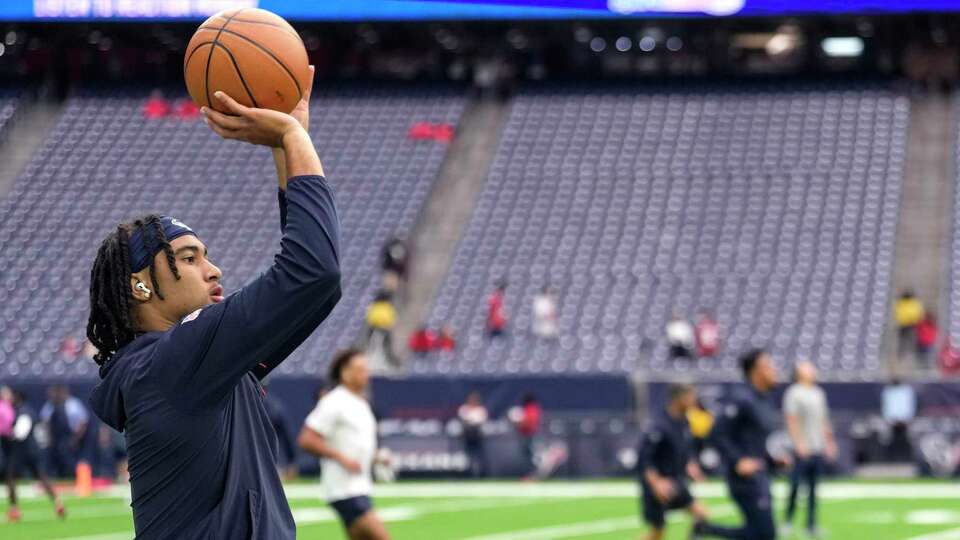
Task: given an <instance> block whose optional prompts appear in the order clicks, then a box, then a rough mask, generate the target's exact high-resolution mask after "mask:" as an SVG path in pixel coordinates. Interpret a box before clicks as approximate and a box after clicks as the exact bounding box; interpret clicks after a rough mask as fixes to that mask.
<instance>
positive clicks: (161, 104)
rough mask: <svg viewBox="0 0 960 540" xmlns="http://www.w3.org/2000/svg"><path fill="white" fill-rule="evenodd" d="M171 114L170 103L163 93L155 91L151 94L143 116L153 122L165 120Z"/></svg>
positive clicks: (144, 107)
mask: <svg viewBox="0 0 960 540" xmlns="http://www.w3.org/2000/svg"><path fill="white" fill-rule="evenodd" d="M168 114H170V102H168V101H167V100H166V99H164V97H163V92H161V91H160V90H154V91H153V92H150V99H148V100H147V103H146V104H145V105H144V106H143V115H144V116H145V117H147V118H149V119H151V120H156V119H158V118H163V117H165V116H167V115H168Z"/></svg>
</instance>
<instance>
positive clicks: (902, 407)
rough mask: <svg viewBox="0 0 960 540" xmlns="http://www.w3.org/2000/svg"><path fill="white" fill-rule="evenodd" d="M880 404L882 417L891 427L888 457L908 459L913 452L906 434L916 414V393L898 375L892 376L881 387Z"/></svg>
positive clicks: (893, 459) (895, 459)
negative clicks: (887, 382)
mask: <svg viewBox="0 0 960 540" xmlns="http://www.w3.org/2000/svg"><path fill="white" fill-rule="evenodd" d="M882 406H883V419H884V420H886V422H887V424H888V425H889V426H890V429H891V440H890V446H889V448H888V453H889V458H890V459H891V461H909V460H910V457H911V455H912V453H913V452H912V448H911V445H910V439H909V437H908V436H907V435H908V429H909V427H910V423H911V422H913V419H914V418H915V417H916V415H917V393H916V391H915V390H914V389H913V387H912V386H910V385H909V384H906V383H905V382H903V381H902V380H901V379H900V377H899V376H894V377H893V378H891V379H890V384H888V385H886V386H885V387H884V388H883V395H882Z"/></svg>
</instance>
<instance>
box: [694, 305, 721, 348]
mask: <svg viewBox="0 0 960 540" xmlns="http://www.w3.org/2000/svg"><path fill="white" fill-rule="evenodd" d="M695 333H696V337H697V356H699V357H700V358H713V357H715V356H717V353H718V352H720V325H718V324H717V321H715V320H714V319H713V317H711V316H710V313H709V312H706V311H704V312H703V313H702V314H701V315H700V321H699V322H698V323H697V327H696V329H695Z"/></svg>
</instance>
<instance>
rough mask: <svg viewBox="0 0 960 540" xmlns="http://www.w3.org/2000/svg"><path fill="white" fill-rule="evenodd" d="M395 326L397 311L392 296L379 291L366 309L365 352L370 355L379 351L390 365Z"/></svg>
mask: <svg viewBox="0 0 960 540" xmlns="http://www.w3.org/2000/svg"><path fill="white" fill-rule="evenodd" d="M396 324H397V310H396V308H395V307H394V306H393V295H391V294H390V293H389V292H387V291H380V292H378V293H377V295H376V297H374V299H373V302H371V303H370V305H369V306H368V307H367V350H368V351H371V352H372V354H373V353H375V352H376V351H380V352H381V353H382V354H383V357H384V358H385V359H386V360H387V361H388V362H390V363H391V364H392V363H394V362H395V360H394V357H393V339H392V337H391V336H392V334H393V328H394V326H396ZM374 355H375V354H374Z"/></svg>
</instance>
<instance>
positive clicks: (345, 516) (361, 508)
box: [330, 496, 373, 529]
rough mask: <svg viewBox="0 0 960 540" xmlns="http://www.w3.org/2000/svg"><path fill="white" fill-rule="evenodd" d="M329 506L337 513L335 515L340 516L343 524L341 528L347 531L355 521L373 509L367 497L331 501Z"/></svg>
mask: <svg viewBox="0 0 960 540" xmlns="http://www.w3.org/2000/svg"><path fill="white" fill-rule="evenodd" d="M330 506H332V507H333V509H334V510H335V511H336V512H337V515H338V516H340V521H342V522H343V526H344V527H346V528H348V529H349V528H350V526H351V525H353V523H354V522H355V521H357V520H358V519H360V518H361V517H362V516H363V515H364V514H366V513H367V512H369V511H370V509H371V508H373V504H372V503H371V502H370V497H367V496H361V497H350V498H349V499H341V500H339V501H333V502H331V503H330Z"/></svg>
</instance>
